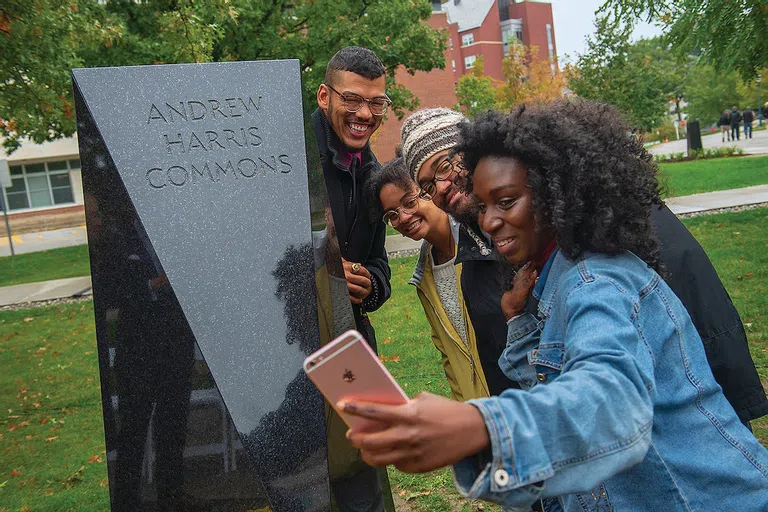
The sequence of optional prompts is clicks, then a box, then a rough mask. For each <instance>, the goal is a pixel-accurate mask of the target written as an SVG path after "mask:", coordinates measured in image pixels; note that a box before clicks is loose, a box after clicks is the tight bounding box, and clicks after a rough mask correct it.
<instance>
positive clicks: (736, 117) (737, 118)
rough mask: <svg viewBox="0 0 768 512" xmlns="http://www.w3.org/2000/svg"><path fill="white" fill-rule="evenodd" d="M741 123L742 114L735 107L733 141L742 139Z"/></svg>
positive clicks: (732, 122) (732, 130)
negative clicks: (740, 134)
mask: <svg viewBox="0 0 768 512" xmlns="http://www.w3.org/2000/svg"><path fill="white" fill-rule="evenodd" d="M740 123H741V113H740V112H739V109H738V107H736V105H734V106H733V108H732V109H731V140H741V137H740V136H739V131H740V127H739V124H740Z"/></svg>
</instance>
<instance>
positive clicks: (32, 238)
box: [0, 221, 88, 256]
mask: <svg viewBox="0 0 768 512" xmlns="http://www.w3.org/2000/svg"><path fill="white" fill-rule="evenodd" d="M11 232H13V230H11ZM0 233H1V234H2V238H0V256H10V254H11V248H10V245H9V244H8V236H7V235H6V231H5V225H4V224H2V221H0ZM11 239H12V240H13V250H14V252H15V253H16V254H25V253H28V252H39V251H47V250H48V249H58V248H59V247H69V246H72V245H83V244H87V243H88V235H87V233H86V232H85V226H78V227H75V228H65V229H56V230H53V231H43V232H42V233H24V234H21V235H13V236H12V237H11Z"/></svg>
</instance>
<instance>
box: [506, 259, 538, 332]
mask: <svg viewBox="0 0 768 512" xmlns="http://www.w3.org/2000/svg"><path fill="white" fill-rule="evenodd" d="M538 277H539V271H538V270H536V269H535V268H533V265H532V264H531V262H530V261H529V262H528V263H526V264H525V265H523V267H522V268H521V269H520V270H518V271H517V274H515V278H514V279H513V280H512V289H511V290H507V291H506V292H504V295H502V296H501V310H502V311H503V312H504V318H506V319H507V320H509V319H510V318H514V317H516V316H517V315H519V314H520V313H522V312H523V310H524V309H525V303H526V301H527V300H528V296H529V295H530V294H531V291H532V290H533V286H534V285H535V284H536V279H538Z"/></svg>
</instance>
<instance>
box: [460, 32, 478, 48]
mask: <svg viewBox="0 0 768 512" xmlns="http://www.w3.org/2000/svg"><path fill="white" fill-rule="evenodd" d="M471 44H475V34H473V33H472V32H470V33H469V34H462V35H461V46H469V45H471Z"/></svg>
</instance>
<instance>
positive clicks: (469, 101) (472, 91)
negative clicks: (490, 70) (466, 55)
mask: <svg viewBox="0 0 768 512" xmlns="http://www.w3.org/2000/svg"><path fill="white" fill-rule="evenodd" d="M483 71H484V63H483V57H482V55H481V56H479V57H478V58H477V60H476V61H475V65H474V67H473V68H472V72H471V73H467V74H466V75H464V76H462V77H461V78H459V83H458V84H457V85H456V98H457V99H458V100H459V105H458V106H459V107H460V109H461V110H462V111H463V112H464V114H465V115H466V116H467V117H470V118H472V117H475V116H476V115H478V114H481V113H483V112H486V111H487V110H490V109H493V108H496V85H495V84H494V83H493V79H492V78H491V77H489V76H486V75H485V74H484V72H483Z"/></svg>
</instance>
